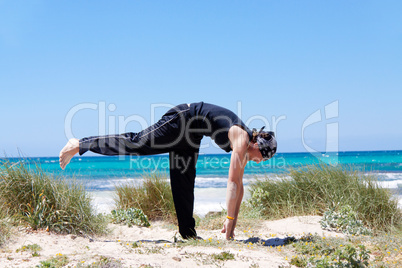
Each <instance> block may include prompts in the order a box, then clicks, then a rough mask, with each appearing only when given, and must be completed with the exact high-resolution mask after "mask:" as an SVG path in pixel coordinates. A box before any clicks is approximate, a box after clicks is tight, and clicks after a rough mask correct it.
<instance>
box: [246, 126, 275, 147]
mask: <svg viewBox="0 0 402 268" xmlns="http://www.w3.org/2000/svg"><path fill="white" fill-rule="evenodd" d="M264 128H265V127H262V128H261V129H260V131H257V129H255V128H253V130H252V131H253V138H252V139H251V142H253V143H256V142H257V137H261V138H264V139H266V138H268V137H269V136H270V135H272V134H271V133H270V132H265V131H262V130H263V129H264Z"/></svg>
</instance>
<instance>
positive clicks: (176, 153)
mask: <svg viewBox="0 0 402 268" xmlns="http://www.w3.org/2000/svg"><path fill="white" fill-rule="evenodd" d="M262 130H263V128H262V129H261V130H260V131H259V132H257V131H255V129H254V130H253V131H251V130H250V129H249V128H248V127H247V126H246V125H245V124H244V123H243V122H242V121H241V120H240V118H239V117H238V116H237V115H236V114H234V113H233V112H231V111H230V110H228V109H225V108H223V107H220V106H217V105H213V104H209V103H204V102H199V103H191V104H181V105H178V106H176V107H174V108H172V109H170V110H169V111H168V112H167V113H165V114H164V115H163V116H162V118H161V119H160V120H159V121H158V122H157V123H156V124H154V125H152V126H150V127H148V128H146V129H144V130H142V131H140V132H138V133H132V132H129V133H124V134H120V135H106V136H93V137H87V138H82V139H80V140H78V139H70V140H69V141H68V143H67V144H66V145H65V147H64V148H63V149H62V150H61V152H60V166H61V168H62V169H64V168H65V167H66V165H67V164H68V163H69V162H70V160H71V158H72V157H73V156H74V155H75V154H77V153H79V154H80V155H82V154H84V153H85V152H87V151H92V152H95V153H99V154H103V155H153V154H161V153H169V161H170V183H171V187H172V193H173V201H174V205H175V208H176V213H177V219H178V223H179V232H180V234H181V235H182V237H183V238H184V239H188V238H195V237H197V233H196V231H195V221H194V218H193V209H194V181H195V175H196V169H195V167H196V162H197V158H198V152H199V147H200V144H201V139H202V138H203V136H209V137H211V138H212V139H213V140H214V141H215V143H216V144H217V145H218V146H219V147H220V148H222V149H223V150H224V151H226V152H230V151H232V155H231V159H230V167H229V175H228V183H227V193H226V205H227V212H228V214H227V219H226V221H225V223H224V225H223V229H222V233H226V239H233V238H234V229H235V226H236V222H237V216H238V214H239V209H240V204H241V201H242V199H243V193H244V189H243V173H244V168H245V166H246V164H247V162H248V161H255V162H257V163H259V162H261V161H264V160H267V159H269V158H271V157H272V156H273V155H274V154H275V152H276V148H277V143H276V139H275V137H274V134H273V132H265V131H262Z"/></svg>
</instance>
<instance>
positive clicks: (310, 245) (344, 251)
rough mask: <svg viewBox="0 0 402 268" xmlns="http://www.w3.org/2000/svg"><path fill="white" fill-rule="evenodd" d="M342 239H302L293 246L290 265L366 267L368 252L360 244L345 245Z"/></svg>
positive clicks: (368, 257)
mask: <svg viewBox="0 0 402 268" xmlns="http://www.w3.org/2000/svg"><path fill="white" fill-rule="evenodd" d="M344 242H345V241H344V240H342V239H326V238H321V237H319V236H312V237H308V238H306V239H304V238H302V239H300V240H299V241H298V242H296V243H294V244H293V247H294V248H295V250H296V252H298V253H300V254H302V255H297V256H293V257H292V259H291V261H290V264H292V265H295V266H297V267H356V268H359V267H368V265H369V259H370V255H369V253H370V251H369V250H368V249H366V247H365V246H364V245H362V244H357V245H355V244H352V243H347V244H346V245H344V244H342V243H344Z"/></svg>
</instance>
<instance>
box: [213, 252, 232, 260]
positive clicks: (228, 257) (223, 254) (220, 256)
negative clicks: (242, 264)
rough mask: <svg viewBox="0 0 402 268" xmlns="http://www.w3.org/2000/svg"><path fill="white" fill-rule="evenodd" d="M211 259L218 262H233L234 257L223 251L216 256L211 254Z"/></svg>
mask: <svg viewBox="0 0 402 268" xmlns="http://www.w3.org/2000/svg"><path fill="white" fill-rule="evenodd" d="M212 258H213V259H214V260H219V261H228V260H234V259H235V257H234V255H233V254H232V253H230V252H229V251H223V252H221V253H218V254H215V253H214V254H212Z"/></svg>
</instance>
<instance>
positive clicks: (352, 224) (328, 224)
mask: <svg viewBox="0 0 402 268" xmlns="http://www.w3.org/2000/svg"><path fill="white" fill-rule="evenodd" d="M320 224H321V227H322V228H323V229H327V230H331V231H332V230H334V231H340V232H343V233H345V234H349V235H371V234H372V231H371V230H370V229H368V228H366V227H365V226H364V225H363V222H362V221H361V220H358V219H357V213H356V212H354V211H353V209H352V207H351V206H349V205H346V206H343V207H341V209H340V210H339V212H336V211H335V209H334V208H331V209H329V210H328V211H326V212H325V213H324V216H323V218H322V220H321V221H320Z"/></svg>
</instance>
